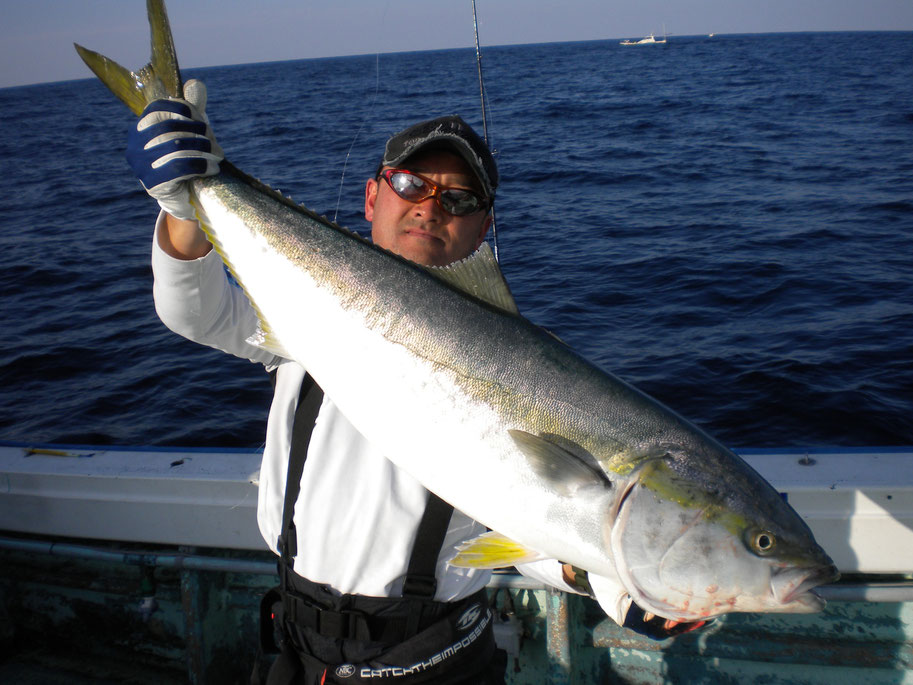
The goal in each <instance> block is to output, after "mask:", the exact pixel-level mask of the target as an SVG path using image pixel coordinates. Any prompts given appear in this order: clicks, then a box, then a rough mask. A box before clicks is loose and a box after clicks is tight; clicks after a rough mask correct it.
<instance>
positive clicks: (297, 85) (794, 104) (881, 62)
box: [0, 33, 913, 447]
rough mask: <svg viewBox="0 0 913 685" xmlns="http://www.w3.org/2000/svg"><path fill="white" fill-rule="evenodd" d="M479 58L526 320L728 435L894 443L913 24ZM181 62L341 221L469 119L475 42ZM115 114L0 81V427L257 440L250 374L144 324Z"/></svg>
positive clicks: (251, 167) (565, 47)
mask: <svg viewBox="0 0 913 685" xmlns="http://www.w3.org/2000/svg"><path fill="white" fill-rule="evenodd" d="M89 47H91V46H89ZM144 49H145V48H142V50H144ZM178 51H179V54H180V46H178ZM483 54H484V61H483V63H484V70H485V71H484V75H485V87H486V95H487V100H488V104H489V107H490V116H491V121H490V136H491V141H492V144H493V146H494V147H495V149H496V150H497V153H498V160H499V165H500V168H501V172H502V176H503V184H502V187H501V191H500V194H499V198H498V204H497V226H498V245H499V249H500V256H501V263H502V266H503V269H504V272H505V274H506V276H507V279H508V281H509V282H510V284H511V286H512V289H513V290H514V293H515V295H516V298H517V301H518V304H519V306H520V308H521V311H522V312H523V313H524V314H525V315H526V316H527V317H528V318H530V319H531V320H533V321H534V322H536V323H539V324H541V325H543V326H546V327H547V328H549V329H550V330H552V331H553V332H555V333H556V334H558V335H559V336H560V337H561V338H563V339H564V340H565V341H566V342H568V343H569V344H570V345H572V346H573V347H574V348H575V349H577V350H578V351H579V352H581V353H582V354H583V355H584V356H586V357H588V358H590V359H592V360H593V361H595V362H596V363H598V364H599V365H600V366H602V367H603V368H605V369H607V370H609V371H612V372H613V373H615V374H617V375H619V376H620V377H622V378H624V379H626V380H628V381H630V382H632V383H633V384H635V385H636V386H638V387H640V388H641V389H643V390H645V391H646V392H648V393H650V394H651V395H653V396H655V397H657V398H658V399H660V400H661V401H663V402H665V403H666V404H667V405H669V406H671V407H673V408H674V409H676V410H677V411H678V412H679V413H681V414H683V415H685V416H686V417H688V418H690V419H691V420H693V421H694V422H696V423H697V424H699V425H701V426H702V427H704V428H706V429H707V430H708V431H710V432H711V433H712V434H714V435H716V436H717V437H718V438H720V439H721V440H722V441H723V442H725V443H727V444H730V445H733V446H757V447H761V446H800V447H801V446H805V447H812V446H854V445H910V444H913V88H911V84H913V34H911V33H818V34H814V33H813V34H776V35H774V34H771V35H737V36H716V37H714V38H712V39H710V38H703V37H693V38H687V37H681V38H679V37H673V38H670V39H669V43H668V44H667V45H665V46H658V45H655V46H639V47H622V46H620V45H618V43H617V41H595V42H581V43H563V44H546V45H525V46H510V47H483ZM110 57H112V58H114V59H116V60H118V61H121V62H122V63H124V64H125V66H129V67H131V68H135V67H138V66H140V64H141V63H143V62H144V61H145V60H146V59H147V58H148V55H146V54H145V53H144V52H142V51H140V48H139V47H138V52H137V54H136V55H133V56H130V55H110ZM73 59H77V57H76V55H75V53H74V55H73ZM87 74H88V72H87ZM190 76H195V77H198V78H202V79H204V80H205V81H206V83H207V85H208V86H209V93H210V99H209V107H208V111H209V115H210V118H211V120H212V123H213V127H214V130H215V132H216V135H217V136H218V138H219V140H220V142H221V143H222V145H223V147H224V148H225V150H226V153H227V155H228V157H229V158H230V159H231V160H232V161H233V162H234V163H235V164H237V165H238V166H240V167H241V168H242V169H244V170H245V171H247V172H248V173H251V174H252V175H255V176H258V177H260V178H261V179H262V180H264V181H265V182H268V183H270V184H271V185H273V186H274V187H278V188H280V189H282V190H283V191H285V192H287V193H289V194H291V195H292V196H293V197H294V198H295V199H296V200H298V201H301V202H304V203H305V204H307V205H308V206H309V207H311V208H312V209H314V210H317V211H319V212H323V213H326V214H328V215H329V216H330V217H333V216H334V215H336V214H337V213H338V221H339V222H340V223H342V224H344V225H347V226H349V227H350V228H353V229H356V230H360V231H361V230H365V229H367V224H366V223H365V221H364V218H363V217H362V214H361V208H362V198H363V188H364V180H365V178H367V177H368V176H369V175H370V174H371V173H372V172H373V170H374V168H375V166H376V164H377V160H378V156H379V154H380V151H381V150H382V148H383V144H384V142H385V140H386V138H387V137H388V136H389V135H390V134H391V133H393V132H395V131H397V130H399V129H400V128H402V127H403V126H405V125H407V124H409V123H413V122H415V121H417V120H420V119H424V118H429V117H431V116H436V115H439V114H446V113H460V114H462V115H463V116H464V117H465V118H466V119H467V120H468V121H470V123H472V124H473V125H474V126H476V127H477V128H478V129H480V130H481V114H480V108H479V82H478V74H477V68H476V60H475V51H474V50H449V51H440V52H421V53H401V54H384V55H372V56H359V57H346V58H334V59H320V60H303V61H294V62H283V63H273V64H256V65H245V66H232V67H221V68H211V69H201V70H194V71H187V72H186V73H185V77H190ZM132 121H133V116H132V115H131V114H130V113H129V112H127V110H126V109H125V108H124V107H123V106H122V105H121V104H120V103H119V102H117V101H116V100H115V99H114V98H113V96H111V95H110V94H109V93H108V92H107V91H106V90H105V89H104V88H103V87H102V86H101V85H100V84H99V83H97V82H96V81H95V80H94V79H89V78H87V79H86V80H81V81H74V82H66V83H57V84H45V85H36V86H29V87H22V88H12V89H4V90H0V165H2V167H0V171H2V173H0V183H2V193H0V311H2V324H3V325H2V328H0V439H4V440H24V441H34V442H65V443H78V444H89V443H92V444H94V443H102V444H121V445H126V444H144V445H185V446H199V445H212V446H257V445H260V444H261V443H262V440H263V435H264V426H265V418H266V411H267V407H268V403H269V398H270V389H269V382H268V380H267V377H266V375H265V373H263V371H262V369H261V368H259V367H257V366H256V365H254V364H251V363H250V362H247V361H244V360H238V359H234V358H230V357H228V356H226V355H224V354H222V353H220V352H217V351H214V350H210V349H207V348H204V347H200V346H197V345H195V344H193V343H190V342H188V341H185V340H183V339H181V338H179V337H177V336H176V335H174V334H172V333H171V332H169V331H168V330H166V329H165V328H164V326H163V325H162V324H161V323H160V322H159V321H158V319H157V318H156V316H155V313H154V310H153V304H152V296H151V270H150V267H149V249H150V241H151V234H152V226H153V221H154V218H155V215H156V206H155V204H154V203H153V201H152V200H150V199H149V198H148V197H147V196H146V195H145V193H144V192H143V191H142V189H141V188H140V186H139V183H138V182H137V181H136V180H135V179H134V178H133V177H132V175H131V173H130V171H129V169H128V167H127V165H126V162H125V161H124V158H123V148H124V145H125V139H126V134H127V130H128V128H129V127H130V126H131V123H132ZM303 311H306V310H304V309H303Z"/></svg>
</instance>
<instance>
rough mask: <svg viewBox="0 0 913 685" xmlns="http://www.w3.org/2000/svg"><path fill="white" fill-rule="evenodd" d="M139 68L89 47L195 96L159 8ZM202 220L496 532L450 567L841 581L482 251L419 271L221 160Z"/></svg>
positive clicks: (725, 591) (795, 529)
mask: <svg viewBox="0 0 913 685" xmlns="http://www.w3.org/2000/svg"><path fill="white" fill-rule="evenodd" d="M148 9H149V18H150V23H151V25H152V36H153V42H152V62H151V64H149V65H147V66H146V67H144V68H143V69H142V70H140V71H138V72H136V73H132V72H129V71H127V70H126V69H124V68H123V67H120V66H119V65H117V64H115V63H113V62H112V61H110V60H108V59H106V58H105V57H102V56H101V55H98V54H96V53H93V52H90V51H88V50H85V49H84V48H81V47H79V46H77V49H78V50H79V53H80V55H81V56H82V57H83V59H84V60H85V61H86V62H87V64H88V65H89V66H90V67H91V68H92V70H93V71H94V72H95V73H96V74H97V75H98V76H99V78H101V80H102V81H103V82H104V83H105V84H106V85H107V86H108V87H109V88H110V89H111V90H112V91H114V93H115V94H116V95H117V96H118V97H119V98H120V99H121V100H123V101H124V102H125V103H127V104H128V105H129V106H130V108H131V109H132V110H133V111H134V112H136V113H139V112H141V111H142V109H143V107H144V106H145V104H146V103H147V102H149V101H151V100H153V99H156V98H161V97H180V96H181V94H182V86H181V80H180V76H179V72H178V65H177V61H176V59H175V54H174V47H173V44H172V39H171V33H170V29H169V26H168V20H167V17H166V15H165V9H164V7H163V5H162V3H161V2H160V1H155V0H149V2H148ZM191 185H192V196H193V203H194V206H195V209H196V211H197V215H198V218H199V220H200V223H201V225H202V226H203V229H204V230H205V231H206V234H207V235H208V237H209V239H210V241H211V242H212V243H213V245H214V246H215V248H216V250H217V251H218V253H219V254H220V255H221V257H222V259H223V260H224V262H225V264H226V265H227V267H228V268H229V269H230V270H231V272H232V273H233V274H234V276H235V277H236V278H237V280H238V282H239V283H240V284H241V286H242V287H243V289H244V291H245V292H246V293H247V296H248V297H249V298H250V301H251V303H252V304H253V306H254V307H255V308H256V310H257V312H258V313H259V315H260V319H261V324H262V333H263V335H262V341H261V342H262V345H263V346H264V347H266V348H267V349H271V350H273V351H276V352H279V353H280V354H282V355H283V356H285V357H288V358H290V359H294V360H296V361H298V362H300V363H301V364H302V365H303V366H304V367H305V368H307V369H308V371H310V372H311V373H312V374H313V376H314V377H315V379H316V380H317V382H318V383H319V384H320V385H321V386H322V387H323V389H324V390H325V391H326V393H327V394H328V395H329V396H330V397H332V398H333V401H334V402H336V404H337V405H338V406H339V408H340V409H341V410H342V411H343V412H344V413H345V414H346V416H348V417H349V419H350V420H351V421H352V423H353V424H354V425H355V426H356V427H357V428H358V430H360V431H361V432H362V433H363V434H364V435H365V436H366V437H367V438H368V439H369V440H371V441H372V442H374V443H376V444H377V445H378V446H379V447H380V448H381V449H382V450H384V453H385V454H387V455H389V458H390V459H391V460H392V461H393V462H394V463H396V464H397V465H399V466H400V467H401V468H403V469H405V470H406V471H408V472H409V473H411V474H412V475H413V476H415V477H416V478H418V479H419V480H420V481H421V482H422V483H423V484H424V485H425V486H426V487H427V488H428V489H430V490H432V491H433V492H435V493H437V494H438V495H439V496H440V497H442V498H443V499H445V500H447V501H448V502H450V503H451V504H453V505H454V506H455V507H457V508H458V509H460V510H462V511H463V512H465V513H466V514H468V515H469V516H472V517H474V518H475V519H477V520H478V521H480V522H482V523H484V524H485V525H487V526H488V527H490V528H491V529H492V531H494V532H492V533H489V534H487V535H486V536H483V538H481V539H477V540H475V541H470V542H469V543H468V544H467V545H466V547H465V549H464V550H463V551H462V552H461V554H460V555H458V557H457V558H455V559H454V560H453V561H452V563H454V564H457V565H467V566H476V567H495V566H499V565H512V564H514V563H517V562H522V561H529V560H533V559H539V558H554V559H559V560H561V561H564V562H567V563H571V564H574V565H575V566H578V567H580V568H582V569H585V570H587V571H589V572H590V573H593V574H597V575H600V576H605V577H607V578H611V579H617V580H619V581H620V582H621V583H623V585H624V587H625V588H626V589H627V590H628V592H629V593H630V595H631V597H632V598H633V599H634V601H635V602H636V603H637V604H638V605H640V607H641V608H643V609H644V610H646V611H649V612H652V613H655V614H658V615H660V616H664V617H666V618H669V619H673V620H680V621H691V620H697V619H700V618H705V617H708V616H714V615H717V614H721V613H724V612H730V611H751V612H755V611H758V612H768V611H782V612H810V611H816V610H819V609H820V608H821V607H822V606H823V601H822V600H821V599H819V598H818V597H817V596H816V595H815V594H814V593H812V592H811V589H812V588H813V587H815V586H816V585H818V584H821V583H827V582H830V581H832V580H834V579H835V578H836V570H835V568H834V565H833V563H832V561H831V559H830V558H829V557H828V556H827V554H825V553H824V551H823V550H822V549H821V548H820V547H819V546H818V545H817V544H816V543H815V540H814V538H813V536H812V534H811V531H810V530H809V528H808V527H807V526H806V525H805V523H804V522H803V521H802V519H801V518H800V517H799V516H798V515H797V514H796V512H795V511H793V510H792V509H791V508H790V507H789V505H788V504H787V503H786V502H784V501H783V499H782V498H781V497H780V495H779V494H778V493H777V492H776V491H775V490H774V489H773V488H772V487H771V486H770V485H769V484H768V483H767V482H765V481H764V479H763V478H761V476H759V475H758V474H757V473H756V472H755V471H753V470H752V469H751V468H750V467H749V466H748V465H747V464H745V463H744V462H743V461H742V460H741V459H740V458H739V457H737V456H736V455H735V454H733V453H732V452H731V451H729V450H728V449H726V448H725V447H723V446H722V445H720V444H719V443H718V442H716V441H715V440H713V439H712V438H710V437H709V436H707V435H706V434H704V433H703V432H702V431H700V430H699V429H697V428H696V427H694V426H693V425H691V424H690V423H688V422H687V421H685V420H684V419H682V418H681V417H679V416H678V415H676V414H675V413H673V412H672V411H670V410H669V409H667V408H666V407H664V406H662V405H660V404H659V403H658V402H656V401H655V400H653V399H651V398H649V397H647V396H646V395H644V394H643V393H641V392H639V391H637V390H636V389H634V388H633V387H631V386H630V385H627V384H626V383H624V382H622V381H620V380H619V379H617V378H615V377H614V376H612V375H610V374H608V373H605V372H604V371H601V370H600V369H598V368H596V367H595V366H593V365H591V364H590V363H588V362H587V361H585V360H584V359H582V358H581V357H579V356H578V355H576V354H575V353H574V352H573V351H572V350H570V349H569V348H568V347H567V346H565V345H564V344H562V343H561V342H560V341H558V340H557V339H555V338H554V337H553V336H551V335H549V334H548V333H545V332H543V331H542V330H541V329H540V328H537V327H536V326H534V325H533V324H531V323H530V322H529V321H527V320H526V319H525V318H523V317H522V316H520V315H519V314H518V313H517V311H516V308H515V306H514V305H513V300H512V298H511V297H510V294H509V292H508V290H507V287H506V285H505V284H504V282H503V279H502V278H501V275H500V271H499V270H498V267H497V264H496V263H495V261H494V259H493V258H492V257H491V253H490V251H489V250H487V249H483V250H481V251H480V252H479V253H477V254H476V255H473V256H472V257H470V258H468V259H467V260H464V261H463V262H461V263H458V264H456V265H452V266H451V267H446V268H443V269H426V268H423V267H420V266H417V265H415V264H412V263H410V262H408V261H406V260H404V259H401V258H400V257H398V256H396V255H394V254H391V253H389V252H386V251H384V250H382V249H379V248H377V247H375V246H373V245H372V244H370V243H369V242H367V241H365V240H363V239H361V238H359V237H358V236H356V235H355V234H353V233H351V232H349V231H347V230H345V229H343V228H340V227H339V226H336V225H334V224H333V223H331V222H329V221H327V220H326V219H325V218H322V217H320V216H317V215H316V214H314V213H313V212H311V211H309V210H307V209H305V208H303V207H300V206H298V205H296V204H295V203H293V202H291V201H289V200H288V199H286V198H284V197H282V196H281V195H279V194H278V193H276V192H274V191H273V190H271V189H269V188H268V187H266V186H264V185H262V184H261V183H259V182H257V181H255V180H253V179H251V178H249V177H248V176H246V175H245V174H243V173H241V172H240V171H239V170H238V169H236V168H235V167H234V166H232V165H231V164H229V163H227V162H225V163H223V165H222V168H221V172H220V173H219V174H218V175H216V176H212V177H207V178H202V179H196V180H193V181H192V184H191Z"/></svg>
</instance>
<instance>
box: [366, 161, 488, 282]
mask: <svg viewBox="0 0 913 685" xmlns="http://www.w3.org/2000/svg"><path fill="white" fill-rule="evenodd" d="M401 167H402V168H404V169H408V170H409V171H414V172H415V173H417V174H421V175H422V176H425V177H426V178H428V179H430V180H431V181H433V182H435V183H437V184H440V185H444V186H449V187H453V188H465V189H468V190H474V191H476V192H479V191H480V188H479V182H478V180H477V179H476V177H475V175H474V174H473V173H472V171H471V170H470V169H469V167H468V166H467V165H466V163H465V162H464V161H463V159H462V158H461V157H460V156H459V155H456V154H454V153H451V152H447V151H445V150H432V151H429V152H425V153H419V154H417V155H415V156H414V157H410V158H409V159H407V160H406V161H405V162H403V163H402V165H401ZM365 219H367V220H368V221H370V222H371V237H372V238H373V240H374V243H375V244H376V245H379V246H380V247H383V248H386V249H387V250H390V251H391V252H395V253H396V254H398V255H400V256H401V257H405V258H406V259H409V260H411V261H413V262H416V263H418V264H424V265H426V266H446V265H447V264H450V263H452V262H455V261H457V260H460V259H463V258H464V257H468V256H469V255H470V254H472V253H473V252H474V251H475V250H476V248H478V247H479V245H481V244H482V240H483V239H484V238H485V233H487V232H488V226H489V225H490V224H491V216H490V215H489V214H488V213H487V212H486V211H485V210H482V211H479V212H476V213H475V214H470V215H469V216H453V215H452V214H448V213H447V212H445V211H444V210H443V209H442V208H441V206H440V204H438V201H437V199H436V198H433V197H429V198H427V199H426V200H423V201H422V202H419V203H418V204H414V203H412V202H409V201H407V200H403V199H402V198H401V197H399V195H397V194H396V193H395V192H393V189H392V188H390V186H389V185H388V184H387V182H386V181H385V180H383V179H380V180H376V179H369V180H368V183H367V186H366V187H365Z"/></svg>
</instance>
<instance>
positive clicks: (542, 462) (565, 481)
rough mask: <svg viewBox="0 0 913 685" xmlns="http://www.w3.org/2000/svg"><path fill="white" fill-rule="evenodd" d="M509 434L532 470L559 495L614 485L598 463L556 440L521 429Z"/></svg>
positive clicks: (511, 431)
mask: <svg viewBox="0 0 913 685" xmlns="http://www.w3.org/2000/svg"><path fill="white" fill-rule="evenodd" d="M508 433H510V437H511V438H513V440H514V442H515V443H516V445H517V447H519V448H520V451H521V452H523V454H524V455H525V456H526V459H527V461H528V462H529V465H530V467H531V468H532V470H533V471H534V472H535V473H536V474H537V475H538V476H539V477H540V478H542V479H543V480H545V481H547V482H548V483H549V484H550V485H551V486H552V487H553V488H554V489H555V491H556V492H558V493H559V494H562V495H572V494H574V493H575V492H577V491H578V490H580V489H581V488H586V487H593V486H602V487H604V486H609V485H611V482H610V481H609V479H608V477H607V476H606V475H605V473H604V472H603V471H601V470H600V469H599V467H598V464H596V462H595V460H593V463H588V460H586V459H585V458H584V457H583V456H582V455H577V454H573V453H572V452H570V451H569V450H568V449H567V448H566V447H564V446H562V445H559V444H558V443H557V442H556V441H555V440H550V439H548V438H546V437H543V436H538V435H533V434H532V433H527V432H526V431H522V430H510V431H508Z"/></svg>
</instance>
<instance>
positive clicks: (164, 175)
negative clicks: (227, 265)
mask: <svg viewBox="0 0 913 685" xmlns="http://www.w3.org/2000/svg"><path fill="white" fill-rule="evenodd" d="M184 97H185V98H186V99H185V100H178V99H169V100H156V101H154V102H151V103H149V106H148V107H146V109H145V110H144V111H143V115H142V117H141V118H140V120H139V121H138V122H137V124H136V128H134V129H132V130H131V131H130V134H129V135H128V136H127V162H128V163H129V164H130V168H132V169H133V173H135V174H136V176H137V178H139V180H140V182H141V183H142V184H143V187H144V188H145V189H146V192H147V193H149V195H151V196H152V197H153V198H154V199H155V200H156V201H158V203H159V206H160V207H161V208H162V209H164V210H165V211H166V212H168V213H169V214H170V215H172V216H173V217H176V218H178V219H195V218H196V215H195V213H194V209H193V207H192V206H191V204H190V187H189V185H188V183H187V181H188V180H190V179H192V178H197V177H200V176H212V175H214V174H217V173H219V162H221V161H222V160H223V159H224V158H225V155H224V153H223V152H222V148H221V147H219V144H218V143H217V142H216V139H215V136H214V135H213V134H212V129H211V128H210V127H209V119H207V117H206V86H204V85H203V83H202V81H197V80H190V81H188V82H187V83H185V84H184Z"/></svg>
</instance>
